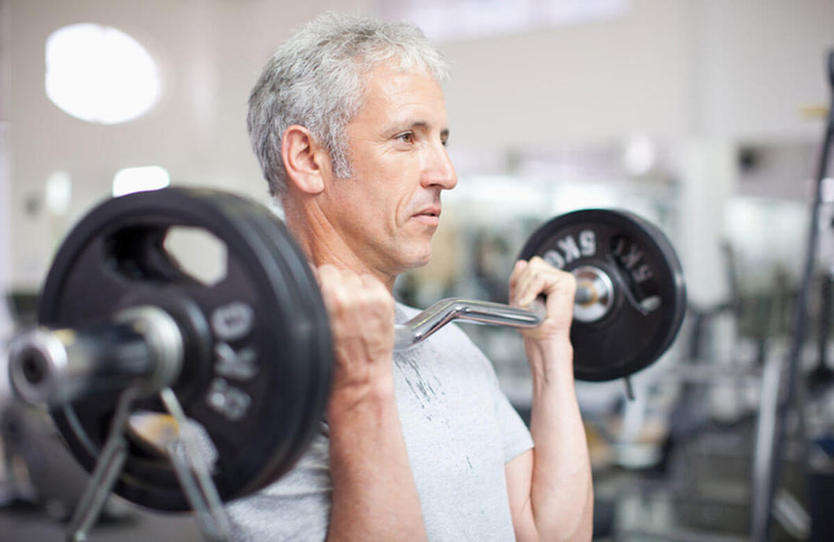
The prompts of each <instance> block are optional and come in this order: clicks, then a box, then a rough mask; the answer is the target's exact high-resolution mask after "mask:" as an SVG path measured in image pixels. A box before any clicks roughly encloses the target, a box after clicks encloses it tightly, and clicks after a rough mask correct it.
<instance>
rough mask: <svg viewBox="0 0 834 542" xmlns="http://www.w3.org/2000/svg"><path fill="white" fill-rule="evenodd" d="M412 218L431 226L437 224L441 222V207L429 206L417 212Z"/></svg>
mask: <svg viewBox="0 0 834 542" xmlns="http://www.w3.org/2000/svg"><path fill="white" fill-rule="evenodd" d="M412 218H414V219H415V220H417V221H418V222H421V223H423V224H427V225H430V226H437V225H438V224H439V223H440V207H428V208H426V209H423V210H422V211H420V212H418V213H416V214H415V215H414V216H413V217H412Z"/></svg>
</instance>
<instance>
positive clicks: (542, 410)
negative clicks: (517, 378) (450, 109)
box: [230, 14, 593, 541]
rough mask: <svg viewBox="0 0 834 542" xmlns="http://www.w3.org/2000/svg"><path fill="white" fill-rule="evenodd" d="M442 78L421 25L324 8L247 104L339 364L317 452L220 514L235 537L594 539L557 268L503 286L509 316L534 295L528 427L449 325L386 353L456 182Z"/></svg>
mask: <svg viewBox="0 0 834 542" xmlns="http://www.w3.org/2000/svg"><path fill="white" fill-rule="evenodd" d="M444 73H445V66H444V64H443V61H442V59H441V57H440V55H439V54H438V53H437V51H436V50H435V49H433V48H432V47H431V46H430V45H429V44H428V42H427V41H426V39H425V38H424V36H423V35H422V33H420V31H419V30H418V29H416V28H414V27H411V26H408V25H403V24H389V23H382V22H379V21H375V20H371V19H361V18H353V17H344V16H339V15H335V14H327V15H324V16H322V17H319V18H318V19H316V20H314V21H312V22H311V23H309V24H308V25H307V26H305V27H304V28H302V29H301V30H300V31H299V32H298V33H297V34H295V35H294V36H293V37H292V38H290V40H289V41H287V42H286V43H285V44H284V45H283V46H282V47H281V48H280V49H279V50H278V51H277V52H276V53H275V55H274V56H273V57H272V59H271V60H270V61H269V63H268V64H267V66H266V68H265V70H264V72H263V74H262V76H261V78H260V80H259V81H258V83H257V84H256V86H255V88H254V90H253V92H252V96H251V98H250V110H249V118H248V126H249V132H250V136H251V138H252V142H253V147H254V149H255V152H256V154H257V155H258V158H259V160H260V162H261V166H262V168H263V171H264V176H265V177H266V179H267V181H268V182H269V186H270V190H271V192H272V193H273V194H274V195H275V196H276V197H277V198H279V199H280V201H281V204H282V206H283V208H284V211H285V214H286V222H287V225H288V227H289V228H290V230H291V231H292V232H293V234H294V235H295V237H296V238H297V240H298V242H299V243H300V245H301V247H302V248H303V249H304V251H305V252H306V254H307V256H308V258H309V260H310V263H311V264H312V265H313V266H314V268H315V269H316V272H317V276H318V279H319V283H320V285H321V289H322V295H323V298H324V301H325V304H326V306H327V308H328V312H329V314H330V318H331V326H332V330H333V337H334V355H335V365H334V373H333V382H332V389H331V395H330V402H329V405H328V410H327V422H326V423H325V424H323V428H322V432H321V434H320V435H318V437H317V438H316V439H315V440H314V442H313V444H312V446H311V448H310V449H309V450H308V452H307V453H306V454H305V456H304V457H303V458H302V459H301V460H300V461H299V463H298V465H297V466H296V468H295V469H294V470H293V471H292V472H290V473H289V474H288V475H286V476H285V477H283V478H282V479H281V480H279V481H278V482H276V483H275V484H273V485H271V486H270V487H268V488H266V489H265V490H264V491H262V492H260V493H258V494H256V495H254V496H251V497H249V498H246V499H242V500H241V501H238V502H236V503H234V504H232V505H231V506H230V514H231V516H232V519H233V522H234V524H235V528H236V533H237V536H238V537H239V538H241V539H246V540H277V539H292V540H310V539H324V538H327V539H328V540H424V539H427V538H428V539H432V540H455V541H457V540H478V541H481V540H510V539H512V538H513V537H516V538H517V539H519V540H560V539H590V534H591V524H592V502H593V496H592V487H591V477H590V467H589V460H588V452H587V447H586V443H585V435H584V431H583V428H582V423H581V419H580V416H579V409H578V406H577V403H576V397H575V394H574V385H573V370H572V349H571V345H570V343H569V338H568V337H569V335H568V334H569V328H570V321H571V313H572V307H573V294H574V289H575V284H574V282H573V278H572V276H571V275H570V274H567V273H563V272H561V271H558V270H556V269H554V268H552V267H550V266H549V265H547V264H545V263H544V262H543V261H542V260H541V259H538V258H535V259H533V260H531V261H530V262H518V263H517V264H516V267H515V269H514V270H513V273H512V277H511V279H510V299H511V301H512V302H513V303H514V304H517V305H520V306H524V305H527V304H529V303H531V302H532V301H533V300H534V299H535V298H536V297H537V296H538V295H540V294H543V295H546V296H547V310H548V316H547V318H546V319H545V321H544V323H543V324H542V325H541V326H540V327H538V328H536V329H534V330H527V331H525V333H524V344H525V348H526V352H527V355H528V358H529V362H530V366H531V369H532V373H533V383H534V391H533V410H532V419H531V428H530V432H528V431H527V429H526V427H525V426H524V424H523V423H522V422H521V420H520V418H519V417H518V415H517V414H516V413H515V411H514V410H513V409H512V407H511V406H510V404H509V402H508V401H507V399H506V397H505V396H504V395H503V394H502V393H501V392H500V390H499V389H498V383H497V379H496V378H495V374H494V372H493V370H492V367H491V365H490V363H489V362H488V360H486V359H485V358H484V357H483V355H482V354H481V353H480V352H479V351H478V350H477V348H476V347H474V346H473V345H472V344H471V342H469V340H468V339H467V338H466V336H465V335H464V334H463V332H462V331H461V330H459V329H457V328H456V327H455V326H451V325H450V326H446V327H445V328H443V329H442V330H440V331H439V332H438V333H436V334H435V335H434V336H432V337H431V338H430V339H428V340H427V341H425V342H423V343H421V344H420V345H418V346H417V347H415V348H413V349H411V350H408V351H406V352H397V353H393V352H392V349H393V326H394V321H395V319H396V320H397V321H404V320H406V319H407V318H409V317H410V316H412V315H413V314H414V313H415V312H416V311H415V310H414V309H409V308H407V307H404V306H402V305H396V304H395V302H394V300H393V298H392V297H391V291H392V289H393V285H394V281H395V279H396V277H397V275H398V274H400V273H402V272H403V271H406V270H407V269H411V268H414V267H418V266H421V265H425V264H426V263H428V261H429V257H430V255H431V238H432V235H433V234H434V232H435V229H436V228H437V225H438V221H439V219H440V215H441V210H442V208H441V192H443V191H444V190H450V189H452V188H454V186H455V184H456V183H457V178H456V176H455V171H454V168H453V167H452V164H451V162H450V161H449V156H448V154H447V152H446V147H445V145H446V142H447V140H448V137H449V130H448V127H447V122H446V110H445V104H444V99H443V92H442V90H441V88H440V86H439V81H441V80H442V79H443V78H444ZM531 433H532V440H531ZM533 441H535V447H533Z"/></svg>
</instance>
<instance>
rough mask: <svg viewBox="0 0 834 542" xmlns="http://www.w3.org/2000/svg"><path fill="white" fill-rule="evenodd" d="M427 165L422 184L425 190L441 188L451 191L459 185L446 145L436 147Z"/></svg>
mask: <svg viewBox="0 0 834 542" xmlns="http://www.w3.org/2000/svg"><path fill="white" fill-rule="evenodd" d="M425 165H426V167H425V168H424V170H423V176H422V180H421V183H420V184H422V185H423V187H424V188H430V187H439V188H442V189H445V190H451V189H452V188H454V187H455V186H456V185H457V184H458V176H457V174H456V173H455V167H454V166H453V165H452V160H451V159H450V158H449V153H448V151H447V150H446V147H445V146H444V145H442V144H440V143H438V144H437V145H436V146H434V148H433V149H432V152H431V156H430V158H429V159H428V160H427V163H426V164H425Z"/></svg>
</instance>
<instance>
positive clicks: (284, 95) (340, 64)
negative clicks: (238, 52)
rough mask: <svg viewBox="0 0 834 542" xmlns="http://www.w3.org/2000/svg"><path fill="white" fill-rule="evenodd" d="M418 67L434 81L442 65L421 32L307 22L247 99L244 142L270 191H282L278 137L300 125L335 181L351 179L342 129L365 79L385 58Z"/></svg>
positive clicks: (337, 18) (331, 18) (355, 22)
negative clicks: (321, 149) (325, 157)
mask: <svg viewBox="0 0 834 542" xmlns="http://www.w3.org/2000/svg"><path fill="white" fill-rule="evenodd" d="M392 59H393V60H395V61H398V62H399V65H400V67H401V68H402V69H410V68H413V67H415V66H418V67H421V68H423V69H424V70H425V71H426V72H427V73H428V74H429V75H431V76H432V77H433V78H434V79H435V80H437V81H438V82H442V81H444V80H445V79H446V77H447V64H446V62H445V60H444V59H443V57H442V55H441V54H440V52H439V51H438V50H437V49H435V48H434V47H433V46H432V45H431V44H430V43H429V41H428V40H427V39H426V37H425V36H424V35H423V33H422V32H421V31H420V29H419V28H417V27H415V26H413V25H410V24H406V23H391V22H385V21H380V20H377V19H372V18H367V17H358V16H350V15H343V14H338V13H333V12H328V13H325V14H323V15H320V16H319V17H317V18H315V19H313V20H312V21H310V22H309V23H307V24H306V25H305V26H303V27H302V28H301V29H300V30H299V31H297V32H296V33H295V34H294V35H293V36H292V37H291V38H290V39H289V40H287V41H286V42H285V43H284V44H283V45H281V46H280V47H279V48H278V50H277V51H276V52H275V54H273V55H272V57H271V58H270V59H269V62H267V64H266V67H265V68H264V70H263V72H262V73H261V76H260V78H259V79H258V82H257V83H256V84H255V87H254V88H253V89H252V94H251V95H250V97H249V114H248V116H247V119H246V120H247V123H246V124H247V128H248V130H249V138H250V140H251V142H252V147H253V149H254V151H255V154H256V155H257V157H258V160H259V161H260V163H261V169H262V170H263V174H264V178H265V179H266V181H267V183H268V184H269V192H270V194H272V195H273V196H280V195H283V194H284V193H285V192H286V183H287V173H286V170H285V168H284V163H283V160H282V158H281V137H282V135H283V134H284V131H285V130H286V129H287V128H288V127H289V126H291V125H293V124H299V125H301V126H304V127H305V128H307V129H308V130H310V132H311V133H312V134H313V137H315V138H316V139H318V140H319V141H320V142H321V143H322V144H323V145H324V146H325V148H326V149H327V151H328V152H329V154H330V158H331V160H332V162H333V170H334V173H335V175H336V176H337V177H338V178H347V177H350V176H351V170H350V163H349V161H348V157H347V145H346V141H345V139H346V138H345V133H344V132H345V127H346V125H347V124H348V122H350V120H351V119H352V118H353V116H354V115H355V114H356V112H357V111H358V110H359V108H360V106H361V105H362V98H363V94H364V82H365V81H364V75H365V74H367V73H368V72H369V71H371V70H372V69H373V67H374V66H376V65H377V64H379V63H381V62H385V61H388V60H392Z"/></svg>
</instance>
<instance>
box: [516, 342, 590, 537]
mask: <svg viewBox="0 0 834 542" xmlns="http://www.w3.org/2000/svg"><path fill="white" fill-rule="evenodd" d="M525 349H526V351H527V356H528V359H529V361H530V366H531V369H532V374H533V407H532V412H531V417H530V432H531V434H532V436H533V441H534V442H535V448H534V450H533V469H532V480H531V491H530V502H531V509H532V512H533V519H534V522H535V525H536V531H537V533H538V535H539V537H538V538H539V539H540V540H590V539H591V532H592V528H593V485H592V480H591V466H590V459H589V455H588V445H587V441H586V438H585V429H584V427H583V425H582V418H581V416H580V412H579V405H578V403H577V400H576V391H575V388H574V378H573V363H572V357H573V350H572V348H571V345H570V343H569V342H568V341H567V340H564V341H562V342H556V343H544V344H543V343H539V342H535V341H530V340H526V341H525Z"/></svg>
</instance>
